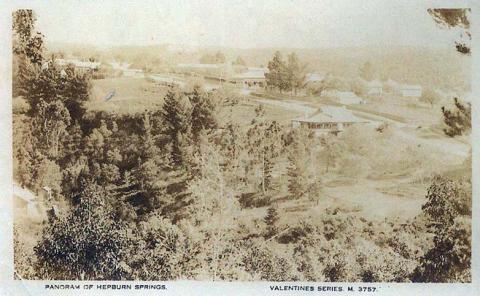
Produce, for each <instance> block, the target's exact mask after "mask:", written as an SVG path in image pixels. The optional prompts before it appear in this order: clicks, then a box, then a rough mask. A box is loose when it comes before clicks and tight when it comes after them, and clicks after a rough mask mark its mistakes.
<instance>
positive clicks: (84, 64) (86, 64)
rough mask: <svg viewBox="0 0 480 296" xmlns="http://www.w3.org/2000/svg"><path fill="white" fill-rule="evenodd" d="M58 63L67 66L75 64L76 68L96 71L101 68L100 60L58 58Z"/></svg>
mask: <svg viewBox="0 0 480 296" xmlns="http://www.w3.org/2000/svg"><path fill="white" fill-rule="evenodd" d="M55 62H56V63H57V65H59V66H62V67H65V66H67V65H73V66H74V67H75V69H76V70H80V71H96V70H98V69H100V65H101V64H100V63H99V62H90V61H80V60H77V59H56V60H55Z"/></svg>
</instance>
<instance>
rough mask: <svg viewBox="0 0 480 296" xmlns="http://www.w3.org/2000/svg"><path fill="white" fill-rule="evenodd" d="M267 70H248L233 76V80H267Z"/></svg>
mask: <svg viewBox="0 0 480 296" xmlns="http://www.w3.org/2000/svg"><path fill="white" fill-rule="evenodd" d="M265 73H268V69H266V68H247V71H245V72H243V73H240V74H237V75H234V76H232V79H265Z"/></svg>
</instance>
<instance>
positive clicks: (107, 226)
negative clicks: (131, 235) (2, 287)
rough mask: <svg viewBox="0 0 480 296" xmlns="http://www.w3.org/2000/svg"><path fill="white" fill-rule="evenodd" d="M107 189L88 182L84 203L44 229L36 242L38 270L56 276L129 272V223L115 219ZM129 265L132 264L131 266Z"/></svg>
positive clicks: (112, 277)
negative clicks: (127, 256)
mask: <svg viewBox="0 0 480 296" xmlns="http://www.w3.org/2000/svg"><path fill="white" fill-rule="evenodd" d="M104 194H105V192H104V191H102V189H101V188H99V187H98V186H96V185H93V184H87V185H86V187H85V188H84V189H83V191H82V193H81V198H80V203H79V204H78V205H77V206H76V207H75V208H74V209H73V211H72V212H70V213H69V214H68V215H65V216H64V217H60V218H59V219H57V220H54V221H53V222H52V223H51V224H49V225H47V226H46V227H45V229H44V230H43V234H42V238H41V239H40V241H39V242H38V244H37V245H36V246H35V254H36V255H37V258H38V262H37V265H36V267H35V268H36V271H37V273H38V274H40V275H41V276H42V278H45V279H53V280H75V279H79V278H81V279H82V280H101V279H109V280H120V279H124V278H125V277H126V275H127V270H128V268H125V261H126V260H127V258H126V256H125V255H126V250H127V249H128V247H129V246H130V242H129V241H128V239H127V236H126V230H125V224H124V223H123V222H122V221H118V220H114V213H113V211H112V209H111V207H110V206H109V204H108V203H106V202H105V196H104ZM127 267H128V266H127Z"/></svg>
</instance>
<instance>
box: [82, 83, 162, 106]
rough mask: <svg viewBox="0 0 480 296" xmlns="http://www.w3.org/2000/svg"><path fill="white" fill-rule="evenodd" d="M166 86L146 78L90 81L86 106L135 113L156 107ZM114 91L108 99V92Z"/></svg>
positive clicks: (159, 104)
mask: <svg viewBox="0 0 480 296" xmlns="http://www.w3.org/2000/svg"><path fill="white" fill-rule="evenodd" d="M167 90H168V88H167V87H165V86H161V85H158V84H156V83H154V82H152V81H148V80H147V79H146V78H143V77H140V78H137V77H135V78H134V77H121V78H107V79H100V80H93V81H92V90H91V94H92V95H91V99H90V101H89V102H88V105H87V108H88V109H91V110H95V111H106V112H115V113H119V114H125V113H136V112H141V111H145V110H146V109H152V108H158V106H161V104H162V103H163V98H164V96H165V94H166V92H167ZM112 92H115V94H114V95H113V97H112V98H111V99H109V100H108V101H105V98H106V97H107V95H108V94H110V93H112Z"/></svg>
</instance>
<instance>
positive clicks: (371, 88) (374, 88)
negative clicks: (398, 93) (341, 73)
mask: <svg viewBox="0 0 480 296" xmlns="http://www.w3.org/2000/svg"><path fill="white" fill-rule="evenodd" d="M382 93H383V85H382V83H381V82H380V81H378V80H373V81H369V82H367V95H369V96H379V95H381V94H382Z"/></svg>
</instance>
